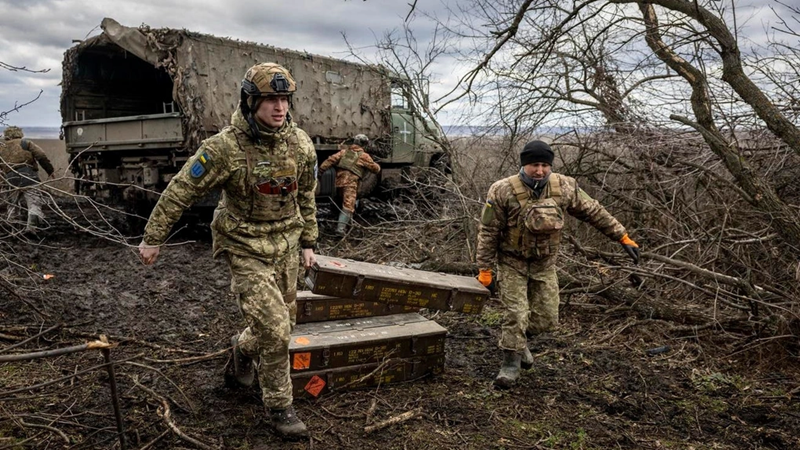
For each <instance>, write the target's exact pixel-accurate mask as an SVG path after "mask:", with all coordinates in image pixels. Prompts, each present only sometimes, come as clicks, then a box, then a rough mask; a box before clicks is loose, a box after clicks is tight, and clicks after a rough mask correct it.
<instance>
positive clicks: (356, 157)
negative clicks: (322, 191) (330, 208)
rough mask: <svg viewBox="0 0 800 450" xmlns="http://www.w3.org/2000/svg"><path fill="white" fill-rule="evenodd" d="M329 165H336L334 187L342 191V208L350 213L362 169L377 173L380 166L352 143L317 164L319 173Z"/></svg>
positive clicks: (353, 209)
mask: <svg viewBox="0 0 800 450" xmlns="http://www.w3.org/2000/svg"><path fill="white" fill-rule="evenodd" d="M331 167H336V187H337V188H340V189H341V192H342V209H343V210H345V211H348V212H349V213H350V214H352V213H353V212H355V210H356V196H357V194H358V184H359V182H360V181H361V178H363V177H364V169H366V170H369V171H370V172H372V173H378V172H380V171H381V166H379V165H378V163H376V162H375V161H373V160H372V157H371V156H369V154H367V152H365V151H364V149H363V148H361V147H360V146H358V145H355V144H353V145H350V146H348V147H347V148H343V149H342V150H339V151H338V152H336V153H335V154H333V155H331V156H329V157H328V159H326V160H325V162H323V163H322V164H321V165H320V166H319V173H320V174H323V173H325V171H326V170H328V169H329V168H331Z"/></svg>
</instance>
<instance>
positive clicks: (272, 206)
mask: <svg viewBox="0 0 800 450" xmlns="http://www.w3.org/2000/svg"><path fill="white" fill-rule="evenodd" d="M244 140H245V139H239V142H242V141H244ZM242 147H243V148H242ZM299 147H300V142H299V140H298V139H297V135H296V134H292V135H291V136H290V137H289V138H288V139H287V141H286V145H285V146H283V145H281V144H280V143H278V144H276V145H273V146H264V147H263V148H267V152H263V151H261V152H259V151H258V149H257V148H256V147H254V146H253V144H251V143H250V142H247V143H246V144H244V145H243V146H241V147H240V149H239V155H238V156H237V158H236V159H237V160H239V161H241V159H242V156H243V157H244V160H245V162H246V167H242V170H245V175H244V177H243V179H242V180H241V181H240V182H242V183H244V186H240V189H239V192H245V193H246V194H245V195H244V196H241V195H231V194H232V193H231V192H228V191H226V193H225V206H226V207H227V208H228V210H229V211H230V212H232V213H233V214H234V215H235V216H237V217H239V218H242V219H244V220H247V221H250V222H273V221H280V220H284V219H288V218H291V217H294V216H295V215H296V214H297V178H298V170H297V161H296V159H295V156H294V155H296V154H297V152H298V151H299ZM242 153H243V154H244V155H242Z"/></svg>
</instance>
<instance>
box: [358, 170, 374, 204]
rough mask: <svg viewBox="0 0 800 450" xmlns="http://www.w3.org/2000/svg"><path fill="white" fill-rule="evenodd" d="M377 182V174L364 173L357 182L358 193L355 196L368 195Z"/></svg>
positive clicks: (362, 196)
mask: <svg viewBox="0 0 800 450" xmlns="http://www.w3.org/2000/svg"><path fill="white" fill-rule="evenodd" d="M379 183H380V177H379V176H378V174H375V173H372V172H367V173H366V175H364V178H362V179H361V182H360V183H359V184H358V193H357V194H356V196H357V197H358V198H364V197H369V196H370V194H372V191H374V190H375V188H376V187H377V186H378V184H379Z"/></svg>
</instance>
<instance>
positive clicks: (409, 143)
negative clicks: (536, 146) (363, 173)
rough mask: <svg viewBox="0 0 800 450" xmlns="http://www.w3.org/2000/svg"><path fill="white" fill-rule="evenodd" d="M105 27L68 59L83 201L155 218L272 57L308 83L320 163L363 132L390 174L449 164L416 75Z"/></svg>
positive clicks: (305, 97) (302, 120)
mask: <svg viewBox="0 0 800 450" xmlns="http://www.w3.org/2000/svg"><path fill="white" fill-rule="evenodd" d="M101 28H102V33H101V34H99V35H97V36H93V37H91V38H88V39H86V40H84V41H82V42H79V43H77V44H76V45H75V46H73V47H71V48H69V49H68V50H67V51H66V52H65V54H64V61H63V81H62V93H61V115H62V119H63V123H62V130H61V132H62V137H63V139H64V140H65V141H66V149H67V152H68V153H69V154H70V160H71V167H72V169H73V172H74V173H75V175H76V177H75V178H76V186H75V189H76V192H77V193H79V194H84V195H88V196H90V197H93V198H95V199H100V200H103V201H106V202H110V203H125V204H126V205H128V206H131V205H133V206H134V207H135V208H136V210H137V212H140V213H141V214H143V215H145V217H146V214H147V213H148V212H149V209H150V208H152V205H153V203H154V201H155V200H156V199H157V198H158V195H159V193H160V192H161V191H162V190H163V189H164V188H165V187H166V185H167V184H168V183H169V181H170V179H171V178H172V177H173V176H174V175H175V174H176V173H177V172H178V170H179V169H180V168H181V166H182V165H183V164H184V163H185V162H186V160H187V159H188V158H189V157H190V156H191V155H192V154H193V153H194V151H195V150H196V149H197V148H198V146H199V145H200V143H201V142H202V140H203V139H205V138H207V137H209V136H211V135H213V134H215V133H217V132H218V131H219V130H221V129H222V128H224V127H225V126H227V125H228V123H229V122H230V117H231V114H232V112H233V111H234V109H235V108H236V107H237V105H238V101H239V89H240V82H241V78H242V76H243V74H244V73H245V71H246V70H247V69H248V68H249V67H250V66H252V65H253V64H256V63H259V62H267V61H271V62H277V63H279V64H282V65H283V66H285V67H287V68H288V69H289V70H290V71H291V73H292V75H293V76H294V78H295V80H296V81H297V85H298V89H297V92H296V93H295V95H294V99H293V107H292V110H291V115H292V118H293V120H294V121H295V122H297V123H298V124H299V125H300V126H301V127H302V128H303V129H304V130H305V131H306V132H307V133H308V134H309V136H310V137H311V139H312V140H313V142H314V145H315V147H316V150H317V156H318V158H319V161H320V162H321V161H323V160H324V159H325V158H326V157H327V156H329V155H330V154H332V153H334V152H335V151H337V150H338V146H339V145H340V144H342V143H343V142H346V141H347V140H348V139H352V138H353V136H355V135H356V134H365V135H367V136H368V137H369V138H370V139H371V142H372V144H371V146H370V147H371V148H370V149H368V151H369V152H370V153H373V154H374V155H377V156H378V157H379V161H380V164H381V166H382V168H383V173H385V174H387V175H388V174H391V172H392V171H393V170H394V171H396V170H398V169H402V168H404V167H410V166H430V165H432V164H436V163H437V162H439V161H441V160H442V158H443V154H442V152H441V151H440V150H438V149H437V148H436V147H435V146H434V145H433V144H432V142H431V141H430V140H428V139H426V138H425V137H424V136H423V133H422V131H421V130H422V128H423V127H422V126H421V125H422V124H421V123H420V121H419V120H418V119H416V118H415V117H414V115H413V114H412V112H411V111H410V109H409V106H408V105H409V102H408V97H407V93H408V82H407V80H404V79H402V78H400V77H397V76H394V75H393V74H391V73H389V72H388V71H386V70H384V69H383V68H382V67H381V66H373V65H364V64H357V63H353V62H349V61H344V60H340V59H334V58H329V57H325V56H318V55H312V54H309V53H306V52H302V51H293V50H287V49H282V48H277V47H273V46H270V45H263V44H258V43H252V42H244V41H240V40H236V39H231V38H220V37H215V36H210V35H206V34H200V33H194V32H191V31H187V30H177V29H168V28H162V29H155V28H150V27H148V26H146V25H142V26H140V27H136V28H134V27H127V26H123V25H120V24H119V23H118V22H116V21H115V20H113V19H110V18H106V19H103V21H102V24H101ZM333 181H334V174H333V172H332V171H329V172H328V173H326V174H323V177H322V178H321V180H320V183H319V191H318V195H319V196H323V197H332V196H333V195H334V190H335V188H334V183H333ZM368 181H371V182H365V183H364V185H365V187H367V188H370V187H371V186H373V185H374V184H375V182H376V181H377V180H374V179H373V180H368ZM206 203H207V204H208V205H212V204H215V203H216V201H215V199H214V198H209V199H207V201H206Z"/></svg>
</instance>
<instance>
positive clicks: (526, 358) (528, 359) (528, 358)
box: [519, 345, 533, 370]
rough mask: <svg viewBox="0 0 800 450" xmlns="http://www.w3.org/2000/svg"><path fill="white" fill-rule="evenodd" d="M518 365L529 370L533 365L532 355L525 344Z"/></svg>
mask: <svg viewBox="0 0 800 450" xmlns="http://www.w3.org/2000/svg"><path fill="white" fill-rule="evenodd" d="M519 366H520V367H521V368H523V369H525V370H529V369H531V368H532V367H533V355H532V354H531V351H530V350H529V349H528V346H527V345H526V346H525V350H523V351H522V355H521V357H520V363H519Z"/></svg>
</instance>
